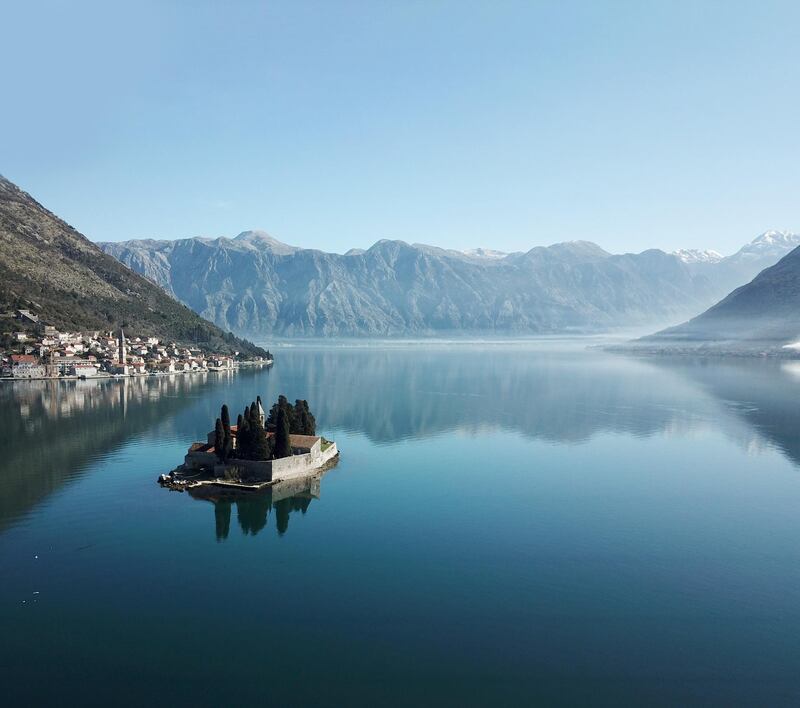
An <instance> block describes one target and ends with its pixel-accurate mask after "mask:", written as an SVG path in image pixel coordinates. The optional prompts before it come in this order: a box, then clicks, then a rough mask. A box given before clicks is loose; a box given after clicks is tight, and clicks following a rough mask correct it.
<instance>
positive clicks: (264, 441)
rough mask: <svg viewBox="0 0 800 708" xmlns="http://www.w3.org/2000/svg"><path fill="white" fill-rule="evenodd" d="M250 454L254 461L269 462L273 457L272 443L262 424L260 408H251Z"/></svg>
mask: <svg viewBox="0 0 800 708" xmlns="http://www.w3.org/2000/svg"><path fill="white" fill-rule="evenodd" d="M249 428H250V434H251V438H250V446H251V448H250V452H251V455H252V459H254V460H268V459H270V458H271V457H272V441H271V440H270V438H268V437H267V431H266V430H265V429H264V424H263V423H262V422H261V416H260V415H259V414H258V408H257V407H255V406H252V407H251V408H250V425H249Z"/></svg>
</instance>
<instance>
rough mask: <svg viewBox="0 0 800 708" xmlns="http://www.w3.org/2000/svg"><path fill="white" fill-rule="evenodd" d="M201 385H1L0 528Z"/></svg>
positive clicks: (158, 380) (168, 379) (150, 381)
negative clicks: (0, 490)
mask: <svg viewBox="0 0 800 708" xmlns="http://www.w3.org/2000/svg"><path fill="white" fill-rule="evenodd" d="M202 384H203V377H202V376H200V375H198V376H165V377H149V378H136V379H121V380H119V379H106V380H95V381H69V382H67V381H30V382H24V383H15V384H5V385H3V386H2V387H0V410H2V411H3V420H4V424H5V426H7V427H6V430H7V433H8V434H9V435H8V437H7V438H6V439H7V441H8V442H7V444H6V445H5V446H4V453H3V454H4V460H3V469H2V478H1V479H2V484H3V494H2V495H0V528H1V527H3V526H5V525H6V524H8V523H10V522H12V521H13V520H14V519H15V518H17V517H19V516H20V515H22V514H24V513H25V512H26V511H28V510H29V509H30V508H32V507H33V506H34V505H36V504H37V503H38V502H40V501H41V500H43V499H44V498H45V497H47V496H48V495H50V494H51V493H52V492H54V491H56V490H57V489H58V488H60V487H61V486H62V485H63V484H65V483H66V482H68V481H69V480H70V479H73V478H75V477H77V476H79V475H80V474H81V473H82V472H83V470H84V469H85V468H86V467H87V466H88V464H89V463H91V462H92V461H93V460H96V459H98V458H101V457H102V456H103V455H106V454H108V453H109V452H113V451H114V450H115V449H116V448H118V447H119V446H120V445H121V444H122V443H124V442H125V441H126V440H127V439H129V438H131V437H132V436H135V435H138V434H140V433H142V432H143V431H145V430H147V429H149V428H150V427H152V426H155V425H157V424H158V423H159V422H160V421H162V420H164V419H165V417H167V418H168V417H169V416H171V415H174V414H175V413H176V412H177V411H178V410H180V409H181V408H183V407H184V406H186V405H187V403H188V402H189V401H190V398H189V396H188V394H189V392H190V391H191V390H192V389H193V388H195V387H197V386H200V385H202ZM156 401H158V402H159V403H158V405H154V403H155V402H156Z"/></svg>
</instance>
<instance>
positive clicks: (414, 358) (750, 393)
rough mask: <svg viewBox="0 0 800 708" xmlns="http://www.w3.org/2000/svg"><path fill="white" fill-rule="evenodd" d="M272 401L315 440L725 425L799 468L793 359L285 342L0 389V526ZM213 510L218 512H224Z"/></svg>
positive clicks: (566, 434) (148, 464) (568, 435)
mask: <svg viewBox="0 0 800 708" xmlns="http://www.w3.org/2000/svg"><path fill="white" fill-rule="evenodd" d="M278 393H286V394H287V395H288V396H289V397H290V398H306V399H313V400H314V401H315V413H316V415H317V417H318V419H319V420H320V421H324V427H322V428H321V432H323V434H325V435H329V436H331V437H333V436H334V435H336V434H338V433H340V432H342V433H345V434H356V435H363V436H366V437H367V438H368V439H369V440H371V441H372V442H374V443H377V444H380V445H389V444H394V443H397V442H399V441H403V440H407V439H415V438H419V439H423V438H429V437H433V436H438V435H445V434H450V433H458V434H467V435H490V434H491V433H492V432H493V431H498V430H502V431H508V432H513V433H517V434H521V435H524V436H526V437H530V438H532V439H538V440H544V441H546V442H551V443H556V444H568V445H573V444H582V443H584V442H586V441H588V440H590V439H591V438H592V437H593V436H595V435H600V434H607V433H614V434H623V435H631V436H636V437H647V436H652V435H660V434H663V435H685V434H690V433H693V432H695V431H698V430H704V429H705V430H716V431H721V432H723V434H725V435H726V436H728V437H729V438H730V439H732V440H734V441H735V442H736V444H737V445H739V446H740V447H742V448H743V449H746V450H747V451H748V452H758V450H759V449H762V448H765V447H769V448H774V449H776V450H779V451H780V452H781V453H782V454H784V455H785V456H786V457H787V458H788V459H789V460H791V461H792V462H793V463H794V464H796V465H800V436H798V435H797V430H798V429H800V406H798V405H797V401H798V400H800V362H776V361H762V360H744V359H741V360H722V359H715V360H693V359H688V358H680V359H666V358H656V357H653V358H647V359H634V358H630V357H625V356H621V355H608V354H604V353H602V352H596V351H591V352H587V351H574V350H573V351H547V350H545V351H541V350H536V349H533V348H525V347H491V346H489V347H479V346H474V347H472V346H469V347H467V346H463V347H462V346H459V347H450V348H448V347H430V348H428V347H416V348H395V349H392V348H385V349H380V348H364V349H357V348H345V347H342V348H339V349H336V348H324V349H323V348H319V349H312V348H296V349H293V350H291V351H286V352H285V353H284V354H283V355H282V356H280V357H279V358H278V363H277V364H276V366H275V368H274V369H270V370H263V371H255V370H253V371H249V370H245V371H240V372H238V373H237V374H235V375H230V376H225V375H220V374H198V375H195V376H168V377H146V378H139V379H123V380H103V381H70V382H55V381H31V382H23V383H14V384H4V385H2V386H0V414H1V415H2V420H3V421H4V423H5V425H6V431H7V436H6V444H5V446H4V452H3V455H4V457H3V465H2V468H1V469H0V481H2V483H3V494H2V495H0V530H2V529H3V528H5V527H6V526H8V525H9V524H13V523H15V522H16V521H17V520H19V519H20V518H22V517H23V516H24V515H25V514H26V513H28V512H29V511H30V510H31V509H33V508H35V507H36V506H37V505H38V504H40V503H41V502H42V501H43V500H45V499H46V498H47V497H49V496H50V495H51V494H53V493H54V492H56V491H58V490H59V489H61V488H62V487H63V486H64V485H65V484H67V483H68V482H70V481H72V480H76V479H78V478H80V477H81V476H82V475H83V474H84V473H85V472H86V471H87V470H91V471H92V473H93V474H102V473H103V471H104V469H105V467H104V465H103V464H100V463H102V462H103V461H104V460H106V459H107V458H108V456H109V455H111V454H113V453H114V452H115V451H116V450H119V449H120V448H122V447H123V446H124V445H126V444H129V443H130V441H131V440H135V439H137V438H140V439H142V440H143V441H144V440H146V441H148V442H149V441H152V440H155V439H160V440H162V441H163V440H165V439H166V440H170V441H172V440H174V441H175V449H176V458H175V459H174V460H173V459H170V460H167V461H160V460H158V459H156V458H155V457H154V456H153V454H152V453H151V452H150V451H149V450H148V446H147V444H146V443H143V444H142V445H141V446H138V445H137V452H140V453H141V460H142V461H141V464H140V469H139V470H137V472H136V473H137V474H141V475H142V484H152V483H153V479H155V477H157V475H158V474H160V473H161V472H164V471H165V470H166V469H169V465H174V464H176V463H177V461H179V460H180V457H181V456H182V453H183V450H184V449H185V446H186V444H187V441H191V440H194V439H196V436H197V435H198V433H205V431H206V430H207V426H208V420H209V419H213V416H214V415H216V413H217V411H218V410H219V401H220V400H225V401H226V402H227V403H229V404H230V405H231V406H234V407H236V408H238V407H239V406H240V405H244V404H246V403H248V402H249V401H251V400H253V398H254V396H255V395H256V394H261V396H262V397H263V398H273V397H275V396H277V395H278ZM312 498H313V495H312ZM278 501H279V500H278ZM235 506H236V512H237V518H239V519H240V526H242V528H243V530H244V531H246V532H247V533H248V534H250V533H252V530H255V531H256V532H257V531H260V530H261V529H262V528H264V525H263V524H262V521H263V520H264V519H267V521H268V519H269V515H270V514H271V513H272V511H273V507H274V511H275V514H274V516H275V517H276V527H277V526H278V523H277V522H278V509H279V508H280V509H281V511H280V518H281V524H280V527H281V528H284V527H285V520H286V519H287V518H288V516H287V514H286V512H285V511H284V510H283V507H278V506H277V504H276V503H275V500H274V498H273V499H271V500H270V501H269V504H268V505H267V510H266V513H263V512H262V510H261V509H260V508H259V509H258V513H257V514H256V513H255V511H252V512H251V511H250V510H249V508H248V506H247V505H242V506H241V507H240V505H239V504H238V503H237V504H235ZM300 511H302V509H300ZM219 514H220V515H221V516H222V517H223V518H224V516H225V511H224V509H222V510H220V511H219ZM251 514H252V516H251ZM251 518H252V519H253V520H252V521H248V519H251ZM220 524H221V528H224V527H225V524H224V523H222V522H220Z"/></svg>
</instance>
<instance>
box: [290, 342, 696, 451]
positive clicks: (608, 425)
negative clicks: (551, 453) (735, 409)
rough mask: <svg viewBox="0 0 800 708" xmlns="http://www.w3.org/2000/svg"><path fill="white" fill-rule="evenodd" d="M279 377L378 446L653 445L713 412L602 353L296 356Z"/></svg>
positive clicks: (641, 365) (653, 373) (333, 422)
mask: <svg viewBox="0 0 800 708" xmlns="http://www.w3.org/2000/svg"><path fill="white" fill-rule="evenodd" d="M275 373H276V374H277V375H278V377H279V378H280V382H276V384H277V386H279V387H281V386H283V387H284V388H286V389H287V392H288V393H290V395H294V393H293V392H294V391H297V394H296V395H298V396H299V395H302V396H303V397H304V398H308V399H309V400H311V401H313V402H314V412H315V414H316V416H317V419H318V420H320V421H324V425H325V428H326V429H333V430H335V429H344V430H349V431H355V432H364V433H366V434H367V435H368V436H369V437H370V438H371V439H372V440H374V441H376V442H394V441H398V440H402V439H404V438H410V437H418V436H420V435H435V434H438V433H443V432H446V431H450V430H462V431H466V432H474V431H480V430H482V429H487V428H491V429H498V428H500V429H508V430H513V431H517V432H522V433H523V434H525V435H530V436H533V437H537V438H543V439H546V440H551V441H555V442H579V441H583V440H586V439H588V438H590V437H591V436H592V435H594V434H596V433H598V432H602V431H613V432H621V433H627V434H631V435H642V436H644V435H650V434H653V433H655V432H659V431H662V430H664V429H665V428H667V427H672V428H674V427H675V426H676V425H677V426H680V425H685V424H691V421H692V419H694V418H695V417H698V416H700V417H704V416H705V415H707V411H706V410H705V408H708V407H709V406H710V405H711V404H710V403H709V402H703V401H699V402H698V400H697V395H696V393H695V391H694V388H693V386H692V385H691V384H689V383H688V382H686V380H685V379H683V378H682V377H681V376H679V375H674V376H672V375H670V374H669V373H668V372H664V371H662V370H660V369H659V368H658V367H656V366H654V365H653V364H651V363H648V362H642V361H637V360H634V359H624V358H622V357H612V356H607V355H605V354H602V353H599V352H598V353H595V352H585V351H580V352H543V351H527V350H525V349H523V348H514V347H509V348H502V347H498V348H493V347H488V348H487V349H483V350H482V349H479V348H477V347H476V348H472V347H457V348H456V349H455V351H452V350H450V351H449V350H447V349H445V348H437V349H435V350H427V349H397V350H391V349H389V350H377V351H369V350H367V351H364V350H358V349H353V350H330V351H312V352H309V351H295V352H292V353H291V355H287V356H286V357H284V361H283V362H282V369H281V370H280V371H277V370H276V372H275ZM284 381H285V382H286V383H285V384H284V383H283V382H284Z"/></svg>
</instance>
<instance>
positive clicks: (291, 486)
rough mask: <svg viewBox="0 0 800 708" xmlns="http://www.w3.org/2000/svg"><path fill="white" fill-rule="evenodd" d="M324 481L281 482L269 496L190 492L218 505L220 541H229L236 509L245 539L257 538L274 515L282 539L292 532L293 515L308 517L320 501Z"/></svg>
mask: <svg viewBox="0 0 800 708" xmlns="http://www.w3.org/2000/svg"><path fill="white" fill-rule="evenodd" d="M320 479H321V477H319V476H317V477H311V478H307V479H301V480H291V481H286V482H279V483H278V484H276V485H275V486H273V487H271V488H270V489H269V490H268V491H267V492H265V493H259V494H246V495H241V494H239V495H238V496H236V495H225V494H223V493H221V492H216V493H210V494H209V493H208V492H207V491H206V490H201V491H200V492H194V493H193V492H191V491H190V492H189V494H190V495H191V496H193V497H195V498H196V499H202V500H205V501H209V502H211V503H212V504H213V505H214V522H215V526H216V534H217V541H223V540H225V539H226V538H228V534H229V533H230V529H231V513H232V511H233V507H236V517H237V519H238V521H239V526H240V527H241V529H242V533H243V534H244V535H245V536H248V535H250V536H255V535H256V534H257V533H258V532H259V531H261V530H262V529H264V528H265V527H266V526H267V522H268V521H269V516H270V512H272V511H274V512H275V513H274V516H275V527H276V530H277V533H278V535H279V536H283V534H285V533H286V531H287V530H288V529H289V517H290V515H291V514H292V513H293V512H300V513H301V514H305V513H306V512H307V511H308V507H309V505H310V504H311V501H312V499H319V494H320Z"/></svg>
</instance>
